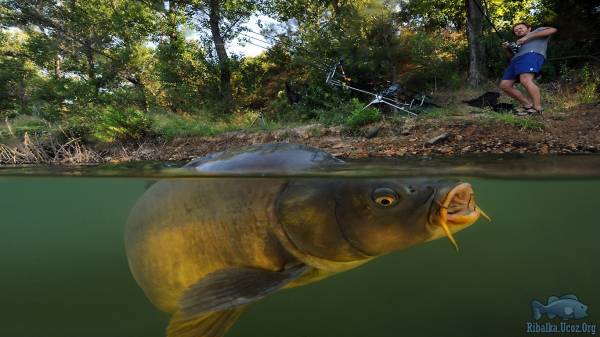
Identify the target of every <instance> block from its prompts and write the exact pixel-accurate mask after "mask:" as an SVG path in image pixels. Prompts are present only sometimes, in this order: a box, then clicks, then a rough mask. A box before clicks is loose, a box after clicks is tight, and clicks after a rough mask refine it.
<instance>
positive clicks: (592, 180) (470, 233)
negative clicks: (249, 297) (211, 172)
mask: <svg viewBox="0 0 600 337" xmlns="http://www.w3.org/2000/svg"><path fill="white" fill-rule="evenodd" d="M563 158H567V157H561V158H559V159H557V160H556V161H554V162H553V163H549V162H546V163H542V164H543V165H542V164H540V163H539V161H538V162H537V163H536V164H527V163H526V160H522V159H520V160H514V161H511V162H510V163H509V164H505V163H502V162H501V163H499V162H498V161H489V162H486V161H475V162H473V161H471V162H469V163H465V162H460V161H450V162H441V163H440V162H436V161H435V160H432V161H427V162H422V161H416V162H412V163H411V162H409V163H408V164H406V163H405V164H404V166H402V167H400V166H399V165H397V162H393V161H388V162H384V163H383V164H380V165H379V166H377V167H379V170H376V171H368V173H369V174H368V175H372V174H374V173H375V174H377V173H378V172H383V173H385V175H394V174H409V175H415V174H417V175H418V172H420V171H427V172H425V173H427V174H431V173H432V171H433V173H435V171H436V169H437V171H438V172H441V173H442V174H444V175H445V174H448V175H453V176H454V175H460V176H461V177H462V178H461V179H463V180H465V181H467V182H470V183H471V184H472V185H473V187H474V189H475V192H476V195H477V200H478V203H479V204H480V205H481V206H482V207H483V208H484V209H485V210H486V212H487V213H488V214H489V215H490V216H491V217H492V218H493V222H492V223H487V222H485V221H483V220H480V221H479V222H478V223H476V224H475V225H473V226H472V227H470V228H469V229H467V230H465V231H463V232H460V233H458V234H457V235H456V238H457V240H458V242H459V244H460V246H461V251H460V252H458V253H457V252H455V251H454V250H453V248H452V247H451V245H450V243H449V242H448V241H447V240H437V241H434V242H430V243H426V244H423V245H420V246H417V247H414V248H411V249H409V250H406V251H400V252H396V253H393V254H390V255H387V256H384V257H381V258H378V259H376V260H374V261H372V262H370V263H368V264H366V265H364V266H361V267H359V268H357V269H354V270H350V271H348V272H345V273H342V274H339V275H336V276H334V277H331V278H329V279H326V280H324V281H321V282H318V283H314V284H311V285H307V286H304V287H299V288H295V289H291V290H285V291H281V292H278V293H276V294H274V295H272V296H269V297H267V298H266V299H264V300H262V301H259V302H258V303H256V304H253V305H251V306H250V307H249V309H248V310H247V311H246V312H245V313H244V314H243V315H242V317H241V319H240V320H239V321H238V322H237V323H236V324H235V326H234V327H233V329H232V330H231V331H230V332H229V334H228V335H227V336H230V337H235V336H290V337H308V336H324V337H325V336H326V337H331V336H357V337H358V336H360V337H363V336H382V337H383V336H390V337H392V336H394V337H396V336H447V335H457V336H523V335H527V334H526V323H527V322H528V321H532V318H531V307H530V303H531V301H532V300H533V299H538V300H540V301H542V302H544V303H545V302H546V299H547V298H548V297H549V296H551V295H557V296H560V295H563V294H570V293H572V294H576V295H577V296H578V297H579V299H580V300H581V302H583V303H585V304H586V305H588V307H589V309H588V314H589V317H587V318H585V319H583V320H580V321H571V322H573V323H582V322H587V323H588V324H589V323H593V324H600V289H599V288H600V287H599V286H598V285H599V284H600V263H598V257H599V256H600V244H598V238H599V237H600V220H599V219H598V210H599V209H600V197H599V196H600V179H599V178H598V176H600V171H597V168H598V167H600V166H598V165H596V164H595V162H597V159H593V160H588V159H583V161H579V163H580V164H576V163H574V162H573V161H571V162H569V160H570V159H569V160H565V159H563ZM565 161H566V162H568V163H566V164H565ZM362 165H363V168H364V167H366V166H364V163H362ZM536 165H537V166H536ZM156 167H163V166H161V165H158V166H156ZM156 167H155V168H156ZM503 167H505V168H510V170H513V171H510V170H503V169H502V168H503ZM532 167H533V168H532ZM155 168H154V169H152V168H148V167H146V168H145V169H142V170H139V169H138V168H136V167H121V168H106V167H105V168H103V169H101V170H98V169H75V170H74V169H69V170H57V169H54V170H45V169H39V168H36V169H33V168H25V169H23V168H18V169H16V168H13V169H2V170H0V191H1V193H0V209H1V217H0V231H1V232H0V267H1V275H0V289H1V290H0V291H1V293H0V294H1V295H0V298H1V299H2V302H1V303H2V305H1V306H0V329H1V333H0V335H2V336H11V337H20V336H49V337H50V336H103V337H104V336H144V337H149V336H164V329H165V326H166V325H167V322H168V316H167V315H166V314H163V313H161V312H159V311H158V310H156V309H155V308H154V307H153V306H152V305H151V304H150V302H149V301H148V300H147V299H146V298H145V296H144V294H143V292H142V291H141V290H140V288H139V287H138V286H137V284H136V283H135V281H134V280H133V278H132V276H131V274H130V272H129V268H128V265H127V260H126V257H125V249H124V244H123V226H124V223H125V220H126V217H127V215H128V212H129V210H130V208H131V207H132V206H133V204H134V203H135V201H136V200H137V199H138V198H139V197H140V196H141V195H142V194H143V192H144V190H145V188H146V185H147V182H148V179H145V178H143V177H139V176H140V175H142V176H147V177H153V178H157V177H161V176H170V177H171V178H176V176H178V173H174V172H177V171H176V170H175V171H161V170H157V169H155ZM432 168H433V169H432ZM569 168H572V170H570V169H569ZM165 172H166V173H165ZM356 172H363V173H364V172H365V171H364V170H356V171H354V172H351V174H350V175H352V174H355V173H356ZM469 172H470V174H469ZM347 173H348V172H346V175H347ZM342 175H343V174H342ZM368 175H365V176H364V177H362V178H361V179H369V177H368ZM494 177H495V178H494ZM498 177H502V179H498ZM199 179H200V178H199ZM202 179H207V178H202ZM210 179H229V178H228V177H215V178H210ZM265 179H268V178H265ZM545 321H548V320H542V321H541V322H542V323H543V322H545ZM553 322H554V323H555V324H559V322H560V321H558V320H555V321H553ZM597 333H598V332H597Z"/></svg>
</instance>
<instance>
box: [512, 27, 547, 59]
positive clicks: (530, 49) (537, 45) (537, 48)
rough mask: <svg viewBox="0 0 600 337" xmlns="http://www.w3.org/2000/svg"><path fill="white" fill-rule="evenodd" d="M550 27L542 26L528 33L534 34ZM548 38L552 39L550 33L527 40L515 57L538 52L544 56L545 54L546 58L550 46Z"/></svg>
mask: <svg viewBox="0 0 600 337" xmlns="http://www.w3.org/2000/svg"><path fill="white" fill-rule="evenodd" d="M548 28H549V27H540V28H538V29H536V30H534V31H532V32H530V33H529V34H527V35H530V34H533V33H535V32H539V31H542V30H545V29H548ZM548 40H550V35H548V36H545V37H537V38H534V39H531V40H527V42H525V43H524V44H523V45H522V46H521V49H519V52H518V53H516V54H515V55H514V56H513V57H518V56H521V55H525V54H527V53H538V54H542V56H544V58H545V57H546V49H547V48H548Z"/></svg>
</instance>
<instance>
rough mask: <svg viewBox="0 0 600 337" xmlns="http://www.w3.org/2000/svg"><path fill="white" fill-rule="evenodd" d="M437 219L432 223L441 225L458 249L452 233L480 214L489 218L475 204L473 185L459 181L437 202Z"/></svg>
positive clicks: (464, 226)
mask: <svg viewBox="0 0 600 337" xmlns="http://www.w3.org/2000/svg"><path fill="white" fill-rule="evenodd" d="M438 206H439V211H438V214H439V215H438V216H437V219H436V220H437V221H434V224H436V225H438V226H440V227H441V229H442V230H443V233H444V234H445V235H446V236H447V237H448V239H449V240H450V242H451V243H452V245H453V246H454V248H455V249H456V250H458V243H457V242H456V240H455V239H454V236H453V235H452V233H456V232H458V231H459V230H462V229H464V228H466V227H468V226H470V225H472V224H473V223H475V222H476V221H477V220H478V219H479V217H480V216H483V217H485V218H486V219H488V220H490V218H489V217H488V216H487V215H486V214H485V213H484V212H483V211H482V210H481V209H480V208H479V207H478V206H477V204H476V203H475V196H474V192H473V187H472V186H471V184H469V183H460V184H458V185H456V186H454V187H453V188H452V189H451V190H450V191H449V192H448V193H447V194H446V196H445V197H444V198H443V200H442V202H441V203H439V202H438Z"/></svg>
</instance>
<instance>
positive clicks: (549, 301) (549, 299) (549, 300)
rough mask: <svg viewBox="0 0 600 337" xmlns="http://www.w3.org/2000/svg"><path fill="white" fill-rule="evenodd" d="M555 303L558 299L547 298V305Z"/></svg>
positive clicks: (553, 297) (554, 297)
mask: <svg viewBox="0 0 600 337" xmlns="http://www.w3.org/2000/svg"><path fill="white" fill-rule="evenodd" d="M556 301H558V297H556V296H550V297H548V304H550V303H552V302H556Z"/></svg>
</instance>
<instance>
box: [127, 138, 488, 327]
mask: <svg viewBox="0 0 600 337" xmlns="http://www.w3.org/2000/svg"><path fill="white" fill-rule="evenodd" d="M340 165H346V164H344V163H343V162H341V161H340V160H338V159H335V158H334V157H332V156H330V155H329V154H327V153H325V152H322V151H319V150H316V149H313V148H309V147H305V146H301V145H294V144H277V145H263V146H256V147H252V148H249V149H246V150H243V151H235V152H224V153H218V154H215V155H210V156H207V157H205V158H200V159H197V160H194V161H192V162H191V163H189V164H188V165H186V167H187V168H188V169H190V170H197V171H202V172H238V173H243V172H249V171H252V172H256V171H257V170H263V169H265V170H270V171H271V172H274V171H275V172H282V173H285V172H287V171H289V170H294V171H298V170H310V169H313V168H319V169H322V168H323V167H328V166H332V167H339V166H340ZM481 215H484V214H483V213H482V211H481V210H480V209H479V207H478V206H477V205H476V203H475V198H474V192H473V188H472V187H471V185H470V184H469V183H466V182H462V181H458V180H448V179H440V178H370V179H350V178H345V179H344V178H314V177H313V178H298V177H297V178H285V177H282V178H274V177H270V178H257V177H252V178H250V177H247V178H243V177H237V178H235V177H231V178H204V179H191V180H185V179H172V180H168V179H167V180H161V181H158V182H157V183H155V184H153V185H152V186H150V187H149V188H148V190H147V191H146V193H144V195H143V196H142V197H141V198H140V200H138V202H137V204H136V205H135V206H134V208H133V209H132V211H131V213H130V216H129V220H128V223H127V226H126V232H125V244H126V251H127V258H128V261H129V266H130V269H131V272H132V274H133V276H134V278H135V280H136V281H137V283H138V284H139V286H140V287H141V288H142V289H143V290H144V292H145V294H146V296H147V297H148V299H149V300H150V301H151V302H152V303H153V304H154V305H155V306H156V307H157V308H159V309H161V310H163V311H165V312H168V313H170V314H172V317H171V321H170V323H169V326H168V328H167V335H168V336H171V337H174V336H205V335H208V336H223V335H225V334H226V333H227V330H228V329H229V328H230V327H231V326H232V325H233V324H234V323H235V321H236V319H238V317H239V316H240V314H241V313H242V311H243V310H244V308H245V307H247V306H248V305H249V304H251V303H253V302H256V301H258V300H260V299H262V298H264V297H265V296H268V295H269V294H272V293H274V292H276V291H278V290H281V289H285V288H292V287H297V286H301V285H305V284H309V283H312V282H315V281H319V280H322V279H324V278H326V277H329V276H331V275H334V274H337V273H340V272H343V271H346V270H349V269H351V268H354V267H357V266H359V265H361V264H364V263H366V262H368V261H370V260H372V259H374V258H375V257H378V256H382V255H385V254H388V253H390V252H393V251H397V250H401V249H405V248H408V247H411V246H414V245H418V244H421V243H423V242H427V241H431V240H435V239H437V238H441V237H448V239H449V240H450V241H451V242H452V244H453V245H454V246H455V248H456V249H458V244H457V242H456V240H455V239H454V233H456V232H458V231H460V230H462V229H464V228H466V227H468V226H470V225H472V224H473V223H475V222H476V221H477V220H478V218H479V217H480V216H481Z"/></svg>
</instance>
